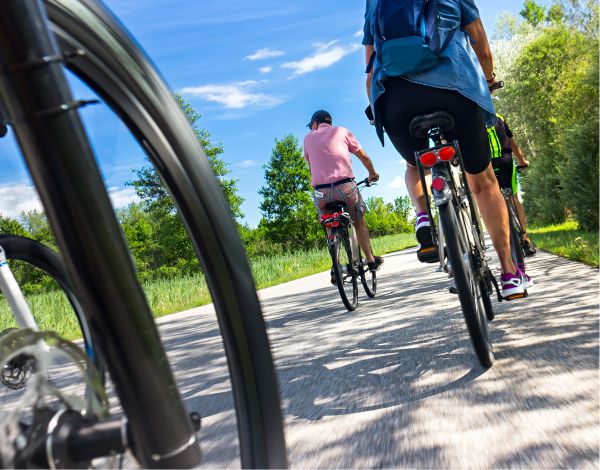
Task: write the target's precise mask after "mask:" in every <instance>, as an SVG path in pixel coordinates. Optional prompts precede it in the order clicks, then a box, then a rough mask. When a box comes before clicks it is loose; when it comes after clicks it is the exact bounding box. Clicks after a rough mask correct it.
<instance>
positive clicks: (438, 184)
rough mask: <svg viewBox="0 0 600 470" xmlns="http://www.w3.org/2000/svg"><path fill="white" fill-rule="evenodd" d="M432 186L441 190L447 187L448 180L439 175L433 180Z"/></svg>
mask: <svg viewBox="0 0 600 470" xmlns="http://www.w3.org/2000/svg"><path fill="white" fill-rule="evenodd" d="M431 186H432V187H433V189H435V190H436V191H441V190H442V189H444V188H445V187H446V180H445V179H444V178H442V177H440V176H438V177H437V178H434V179H433V181H432V182H431Z"/></svg>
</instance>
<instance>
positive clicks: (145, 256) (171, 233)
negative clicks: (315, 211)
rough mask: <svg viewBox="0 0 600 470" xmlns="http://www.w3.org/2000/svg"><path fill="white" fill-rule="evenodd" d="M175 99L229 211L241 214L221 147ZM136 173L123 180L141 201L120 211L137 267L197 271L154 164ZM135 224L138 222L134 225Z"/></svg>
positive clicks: (186, 105)
mask: <svg viewBox="0 0 600 470" xmlns="http://www.w3.org/2000/svg"><path fill="white" fill-rule="evenodd" d="M175 99H176V100H177V102H178V103H179V106H180V107H181V110H182V111H183V113H184V114H185V116H186V117H187V119H188V121H189V123H190V125H191V126H192V128H193V129H194V132H195V133H196V136H197V137H198V140H199V141H200V143H201V144H202V147H203V148H204V152H205V154H206V156H207V157H208V160H209V162H210V164H211V166H212V168H213V170H214V172H215V175H216V176H217V178H218V180H219V184H220V185H221V188H222V189H223V193H224V194H225V197H226V198H227V201H228V202H229V206H230V208H231V212H232V214H233V215H234V216H235V217H243V214H242V211H241V204H242V202H243V198H241V197H240V196H239V194H238V191H237V180H235V179H230V178H227V175H229V173H230V170H229V168H228V166H227V164H226V163H225V162H224V161H223V160H222V159H221V155H222V153H223V147H222V146H220V145H213V144H212V143H211V141H210V134H209V133H208V132H207V131H206V130H204V129H199V128H198V127H197V126H196V123H197V121H198V120H199V119H200V114H198V113H197V112H196V111H195V110H194V109H193V108H192V107H191V106H190V105H189V103H187V102H186V101H185V100H184V99H183V98H182V97H181V96H179V95H175ZM198 157H199V158H201V157H200V156H198ZM136 176H137V178H136V179H135V180H133V181H129V182H128V183H127V184H128V185H129V186H133V188H135V192H136V194H137V195H138V196H139V197H140V199H141V200H142V204H141V205H139V206H130V208H129V211H128V212H122V213H121V217H122V221H123V222H124V223H125V224H126V225H127V227H128V228H127V229H125V232H126V235H129V236H131V237H132V238H131V240H130V243H133V245H136V243H137V244H138V248H139V249H138V250H137V251H136V250H135V249H133V252H134V257H135V258H136V263H137V266H138V269H139V270H142V271H143V270H151V271H152V272H154V273H156V274H157V275H158V274H159V275H162V276H172V275H178V274H186V273H190V272H194V271H197V270H198V269H199V264H198V260H197V258H196V255H195V252H194V249H193V246H192V243H191V241H190V239H189V237H188V235H187V232H186V230H185V227H184V226H183V223H182V221H181V219H180V217H179V214H178V213H177V209H176V207H175V205H174V204H173V201H172V200H171V198H170V196H169V194H168V193H167V190H166V189H165V187H164V186H163V185H162V182H161V181H160V178H159V176H158V172H157V171H156V169H155V168H154V167H151V166H147V167H143V168H141V169H140V170H138V171H136ZM140 211H143V212H145V213H146V215H147V217H146V216H144V217H143V216H142V214H141V213H140ZM136 224H141V225H142V226H141V227H137V226H136ZM148 234H151V239H149V238H147V235H148ZM128 238H129V237H128ZM142 240H146V241H142ZM145 243H149V245H146V246H144V244H145Z"/></svg>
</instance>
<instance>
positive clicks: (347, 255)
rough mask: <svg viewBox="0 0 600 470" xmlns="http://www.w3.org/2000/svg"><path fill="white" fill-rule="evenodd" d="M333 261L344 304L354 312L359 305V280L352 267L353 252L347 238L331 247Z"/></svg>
mask: <svg viewBox="0 0 600 470" xmlns="http://www.w3.org/2000/svg"><path fill="white" fill-rule="evenodd" d="M331 259H332V261H333V273H334V276H335V280H336V284H337V288H338V291H339V292H340V297H341V298H342V302H344V305H345V306H346V308H347V309H348V310H349V311H353V310H354V309H356V306H357V305H358V280H357V279H356V271H355V270H354V268H353V266H352V252H351V250H350V246H349V243H347V238H346V237H344V239H343V240H338V241H337V242H335V243H334V244H333V245H331Z"/></svg>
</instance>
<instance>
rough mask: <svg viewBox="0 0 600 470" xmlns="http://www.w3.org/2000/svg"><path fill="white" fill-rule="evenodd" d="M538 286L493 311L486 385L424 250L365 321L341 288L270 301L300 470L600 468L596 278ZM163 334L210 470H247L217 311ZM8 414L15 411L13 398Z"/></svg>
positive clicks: (174, 322)
mask: <svg viewBox="0 0 600 470" xmlns="http://www.w3.org/2000/svg"><path fill="white" fill-rule="evenodd" d="M492 266H494V262H492ZM528 272H529V273H530V274H531V276H532V277H533V279H534V281H535V283H536V284H535V286H534V287H533V288H532V289H531V291H530V296H529V297H528V298H527V299H523V300H519V301H513V302H502V303H497V302H494V306H495V309H496V319H495V320H494V321H493V322H492V324H491V326H490V332H491V338H492V341H493V344H494V351H495V355H496V362H495V363H494V365H493V366H492V368H490V369H488V370H485V369H483V368H482V367H481V366H479V364H478V362H477V360H476V358H475V356H474V354H473V352H472V349H471V345H470V341H469V338H468V334H467V331H466V327H465V324H464V321H463V318H462V313H461V310H460V306H459V302H458V297H457V296H456V295H453V294H450V293H449V292H448V288H449V287H450V286H451V285H452V283H451V280H449V279H448V277H447V275H446V274H444V273H439V272H436V269H435V265H421V264H420V263H418V261H417V259H416V254H415V250H414V249H410V250H405V251H402V252H398V253H394V254H391V255H387V256H386V257H385V264H384V266H383V267H382V268H381V270H380V271H379V276H378V278H379V290H378V293H377V297H376V298H374V299H368V298H367V297H366V295H364V294H363V293H362V291H361V298H360V303H359V307H358V309H357V310H356V311H354V312H352V313H350V312H347V311H346V310H345V308H344V307H343V305H342V302H341V300H340V299H339V295H338V293H337V289H336V288H335V287H334V286H332V285H331V284H329V273H320V274H316V275H314V276H309V277H306V278H303V279H299V280H297V281H293V282H289V283H286V284H281V285H278V286H275V287H272V288H269V289H265V290H262V291H260V293H259V295H260V298H261V301H262V304H263V307H264V314H265V318H266V320H267V325H268V333H269V336H270V340H271V346H272V350H273V354H274V357H275V363H276V370H277V374H278V378H279V384H280V391H281V396H282V403H283V408H284V413H285V429H286V439H287V446H288V455H289V461H290V465H291V466H292V467H295V468H334V467H335V468H391V467H394V468H398V467H400V468H598V467H599V464H600V460H599V442H600V426H599V419H600V408H599V372H598V358H599V328H598V326H599V316H598V307H599V279H600V276H599V273H598V270H597V269H593V268H590V267H587V266H585V265H583V264H580V263H576V262H572V261H567V260H565V259H562V258H559V257H557V256H554V255H550V254H547V253H543V252H540V253H538V255H537V256H536V257H535V258H533V259H531V261H529V262H528ZM159 329H160V332H161V336H162V338H163V340H164V342H165V345H166V348H167V351H168V354H169V357H170V360H171V363H172V366H173V369H174V372H175V375H176V378H177V381H178V384H179V386H180V390H181V393H182V396H183V398H184V400H185V402H186V405H187V406H188V408H189V409H190V411H191V410H194V411H198V412H199V413H200V414H201V415H202V417H203V421H202V422H203V426H202V430H201V431H200V440H201V443H202V450H203V455H204V458H203V462H202V466H203V467H212V468H215V467H216V468H230V467H239V465H240V462H239V458H238V455H237V454H238V449H237V428H236V422H235V413H234V411H233V400H232V396H231V387H230V383H229V378H228V370H227V365H226V359H225V354H224V351H223V347H222V342H221V337H220V335H219V330H218V325H217V323H216V317H215V314H214V311H213V308H212V306H211V305H208V306H205V307H200V308H197V309H193V310H189V311H186V312H181V313H178V314H175V315H170V316H167V317H163V318H161V319H160V320H159ZM73 376H74V374H73V371H72V369H70V368H68V367H65V368H63V369H60V374H59V375H53V379H54V380H55V381H59V380H64V381H65V384H67V385H68V386H69V387H70V388H71V389H74V390H75V389H77V388H78V387H77V385H76V384H75V383H73ZM57 383H58V382H57ZM82 390H83V388H82V387H81V386H80V387H79V391H82ZM112 395H113V403H114V406H113V410H114V411H117V412H118V406H117V402H116V400H115V399H114V394H112ZM0 398H1V399H0V405H3V407H6V406H8V407H9V408H10V407H11V405H10V404H12V403H14V397H13V396H12V394H11V393H6V391H4V392H3V393H2V396H1V397H0ZM3 407H0V408H3ZM126 466H127V467H131V466H135V465H134V462H133V460H132V459H127V461H126Z"/></svg>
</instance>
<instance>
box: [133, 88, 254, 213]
mask: <svg viewBox="0 0 600 470" xmlns="http://www.w3.org/2000/svg"><path fill="white" fill-rule="evenodd" d="M175 99H176V101H177V103H178V104H179V106H180V107H181V110H182V111H183V113H184V114H185V117H186V118H187V120H188V121H189V123H190V126H192V129H193V130H194V132H195V134H196V136H197V137H198V140H199V141H200V144H202V147H203V149H204V153H205V154H206V156H207V157H208V161H209V162H210V164H211V166H212V169H213V170H214V172H215V175H216V176H217V178H218V180H219V184H220V185H221V189H222V190H223V193H224V194H225V197H226V198H227V202H229V207H230V208H231V212H232V214H233V215H234V217H236V218H241V217H243V216H244V214H243V213H242V211H241V205H242V203H243V202H244V199H243V198H242V197H241V196H240V195H239V194H238V191H237V180H236V179H230V178H226V177H227V175H229V174H230V173H231V170H229V167H228V165H227V163H225V162H224V161H223V160H222V159H221V155H222V153H223V147H222V146H221V145H213V144H212V143H211V141H210V134H209V133H208V131H206V130H205V129H199V128H198V127H197V126H196V123H197V122H198V120H199V119H200V117H201V116H200V114H199V113H198V112H196V110H195V109H194V108H193V107H192V106H191V105H190V104H189V103H188V102H186V101H185V99H184V98H183V97H181V96H180V95H175ZM136 174H137V177H138V178H137V180H134V181H131V182H128V185H130V186H133V187H134V188H135V190H136V193H137V194H138V195H139V196H140V197H141V198H142V199H143V200H146V201H149V202H151V203H152V204H158V205H159V206H161V207H163V208H164V209H165V210H168V211H169V212H175V206H174V204H173V203H172V201H171V198H170V197H169V195H168V193H167V190H166V189H165V188H164V186H163V185H162V183H161V181H160V178H159V176H158V173H157V171H156V169H155V168H154V167H150V166H149V167H143V168H142V169H141V170H138V171H137V172H136Z"/></svg>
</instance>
